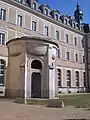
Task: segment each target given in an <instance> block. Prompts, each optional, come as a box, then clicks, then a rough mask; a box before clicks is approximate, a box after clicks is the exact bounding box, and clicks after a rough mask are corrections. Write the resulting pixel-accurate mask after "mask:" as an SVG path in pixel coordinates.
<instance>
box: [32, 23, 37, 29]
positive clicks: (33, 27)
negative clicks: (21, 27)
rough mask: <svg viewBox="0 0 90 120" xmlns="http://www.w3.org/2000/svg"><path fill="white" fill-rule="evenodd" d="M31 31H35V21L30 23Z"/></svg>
mask: <svg viewBox="0 0 90 120" xmlns="http://www.w3.org/2000/svg"><path fill="white" fill-rule="evenodd" d="M32 30H33V31H36V22H35V21H32Z"/></svg>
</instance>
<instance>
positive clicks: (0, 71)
mask: <svg viewBox="0 0 90 120" xmlns="http://www.w3.org/2000/svg"><path fill="white" fill-rule="evenodd" d="M5 64H6V63H5V61H4V60H0V84H4V71H5Z"/></svg>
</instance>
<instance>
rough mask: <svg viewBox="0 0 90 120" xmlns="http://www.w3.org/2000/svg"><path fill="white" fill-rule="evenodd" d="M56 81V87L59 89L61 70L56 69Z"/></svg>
mask: <svg viewBox="0 0 90 120" xmlns="http://www.w3.org/2000/svg"><path fill="white" fill-rule="evenodd" d="M57 81H58V87H61V70H60V69H57Z"/></svg>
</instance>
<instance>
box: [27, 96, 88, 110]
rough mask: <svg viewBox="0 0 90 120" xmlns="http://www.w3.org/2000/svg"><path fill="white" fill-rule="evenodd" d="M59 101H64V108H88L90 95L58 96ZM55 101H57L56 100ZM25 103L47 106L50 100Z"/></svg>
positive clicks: (32, 100) (35, 100) (33, 100)
mask: <svg viewBox="0 0 90 120" xmlns="http://www.w3.org/2000/svg"><path fill="white" fill-rule="evenodd" d="M59 100H60V101H64V103H65V106H70V105H71V106H74V107H82V108H90V94H76V95H59ZM55 101H57V99H56V100H55ZM27 102H28V104H33V105H45V106H47V105H48V104H49V103H50V100H47V99H45V100H44V99H31V100H28V101H27Z"/></svg>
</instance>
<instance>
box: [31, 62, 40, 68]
mask: <svg viewBox="0 0 90 120" xmlns="http://www.w3.org/2000/svg"><path fill="white" fill-rule="evenodd" d="M31 68H33V69H42V63H41V62H40V61H39V60H34V61H32V64H31Z"/></svg>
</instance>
